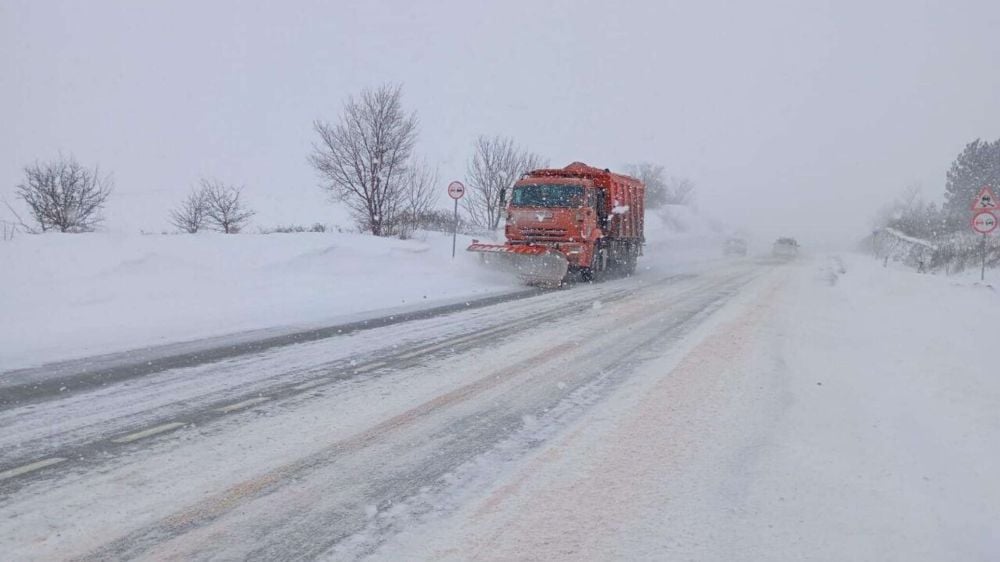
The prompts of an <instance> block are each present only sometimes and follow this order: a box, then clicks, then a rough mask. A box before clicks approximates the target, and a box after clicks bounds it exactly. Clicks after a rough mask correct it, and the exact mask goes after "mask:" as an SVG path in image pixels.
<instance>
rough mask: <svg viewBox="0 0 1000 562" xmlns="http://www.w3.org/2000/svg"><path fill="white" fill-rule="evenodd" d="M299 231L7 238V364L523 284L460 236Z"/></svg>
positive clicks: (1, 288)
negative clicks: (484, 263) (470, 250)
mask: <svg viewBox="0 0 1000 562" xmlns="http://www.w3.org/2000/svg"><path fill="white" fill-rule="evenodd" d="M420 237H421V238H424V240H398V239H391V238H376V237H373V236H363V235H357V234H340V233H296V234H269V235H258V234H240V235H223V234H214V233H199V234H195V235H126V234H114V233H92V234H44V235H38V236H28V235H24V236H19V237H17V238H15V239H14V240H13V241H9V242H4V243H0V263H2V264H3V268H2V269H3V275H0V311H2V315H3V321H2V322H0V372H2V371H5V370H10V369H15V368H21V367H27V366H34V365H38V364H41V363H47V362H51V361H58V360H65V359H71V358H76V357H82V356H89V355H94V354H99V353H108V352H115V351H122V350H126V349H131V348H135V347H144V346H150V345H156V344H164V343H172V342H177V341H186V340H192V339H197V338H202V337H208V336H215V335H222V334H229V333H234V332H238V331H243V330H253V329H260V328H271V327H275V326H283V325H296V324H302V323H312V322H328V321H329V322H332V321H337V320H338V319H340V318H343V317H344V316H345V315H351V314H357V313H363V312H366V311H375V310H387V309H388V310H391V309H396V308H405V307H412V306H414V305H417V306H419V305H423V304H430V303H435V302H441V301H447V300H454V299H460V298H466V297H473V296H481V295H487V294H494V293H498V292H503V291H511V290H517V289H518V288H519V287H518V286H517V284H516V282H514V281H513V280H512V279H507V278H504V277H500V276H497V275H495V274H488V273H486V272H484V271H482V270H480V268H479V267H478V264H477V263H476V261H475V259H474V256H471V255H469V254H467V253H466V252H464V251H463V250H464V248H465V246H467V245H468V243H469V239H468V238H467V237H460V239H459V241H458V255H457V257H456V259H455V260H454V261H453V260H452V259H451V237H450V236H447V235H444V234H440V233H427V234H426V235H420Z"/></svg>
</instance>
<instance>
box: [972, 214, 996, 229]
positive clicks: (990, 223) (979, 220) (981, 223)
mask: <svg viewBox="0 0 1000 562" xmlns="http://www.w3.org/2000/svg"><path fill="white" fill-rule="evenodd" d="M996 228H997V218H996V216H994V215H993V213H991V212H989V211H980V212H978V213H976V215H975V216H974V217H972V230H975V231H976V232H978V233H979V234H989V233H991V232H993V231H994V230H996Z"/></svg>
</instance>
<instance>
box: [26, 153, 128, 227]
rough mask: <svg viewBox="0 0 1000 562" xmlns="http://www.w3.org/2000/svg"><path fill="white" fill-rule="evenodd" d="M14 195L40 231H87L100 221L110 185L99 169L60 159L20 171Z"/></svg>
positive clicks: (108, 176)
mask: <svg viewBox="0 0 1000 562" xmlns="http://www.w3.org/2000/svg"><path fill="white" fill-rule="evenodd" d="M24 175H25V179H24V182H22V183H20V184H18V186H17V191H16V192H17V196H18V198H20V199H21V200H22V201H24V202H25V204H27V205H28V209H29V211H30V212H31V216H32V218H33V219H34V220H35V222H37V223H38V226H39V228H40V229H41V230H42V232H45V231H48V230H58V231H60V232H88V231H91V230H94V229H95V228H96V227H97V226H98V225H100V223H101V222H102V221H103V217H102V216H101V210H102V209H103V208H104V205H105V203H107V201H108V198H109V197H111V191H112V189H113V186H114V182H113V181H112V179H111V175H110V174H108V175H105V176H102V175H101V172H100V169H98V168H97V167H95V168H94V169H93V170H89V169H87V168H84V167H83V166H81V165H80V164H79V163H78V162H77V161H76V160H75V159H73V158H72V157H70V158H63V157H60V158H59V159H58V160H53V161H51V162H44V163H42V162H35V163H34V164H32V165H31V166H26V167H25V168H24Z"/></svg>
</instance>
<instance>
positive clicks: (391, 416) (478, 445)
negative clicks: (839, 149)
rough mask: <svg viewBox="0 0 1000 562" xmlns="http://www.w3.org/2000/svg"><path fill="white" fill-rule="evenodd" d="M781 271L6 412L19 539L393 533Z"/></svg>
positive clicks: (454, 326) (425, 327) (36, 548)
mask: <svg viewBox="0 0 1000 562" xmlns="http://www.w3.org/2000/svg"><path fill="white" fill-rule="evenodd" d="M768 269H769V268H768V267H767V266H761V265H758V264H754V263H749V262H747V263H744V264H740V265H737V266H726V267H722V268H719V269H716V270H712V271H709V272H706V273H702V274H699V275H692V274H689V275H673V276H664V277H659V278H656V277H652V276H651V277H650V278H642V277H639V278H634V279H622V280H615V281H610V282H607V283H604V284H600V285H592V286H577V287H574V288H572V289H569V290H564V291H558V292H550V293H546V294H543V295H539V296H535V297H530V298H522V299H519V300H515V301H512V302H507V303H504V304H500V305H494V306H490V307H483V308H478V309H475V310H469V311H463V312H457V313H451V314H442V315H439V316H435V317H432V318H425V319H419V320H413V321H409V322H403V323H398V324H393V325H390V326H384V327H378V328H374V329H369V330H361V331H356V332H353V333H350V334H347V335H342V336H337V337H329V338H325V339H319V340H316V341H310V342H306V343H301V344H295V345H287V346H281V347H276V348H267V349H263V350H262V351H254V350H250V352H249V353H244V354H241V355H237V356H234V357H227V358H223V359H221V360H214V361H209V362H207V363H203V364H195V365H191V366H184V367H179V368H174V369H168V370H165V371H162V372H154V373H148V374H144V375H143V376H135V377H129V378H124V379H123V380H120V381H111V382H107V383H106V384H102V385H100V386H95V385H93V384H89V385H87V384H83V385H78V386H79V388H77V389H76V390H75V391H69V390H67V389H66V388H65V387H63V388H64V390H65V391H64V392H63V393H56V394H48V393H39V395H38V396H34V397H32V399H31V400H27V401H26V402H21V401H19V402H20V403H18V404H11V405H7V406H5V407H4V409H2V410H0V425H2V426H3V427H5V429H6V430H5V431H4V432H3V433H2V435H0V463H2V464H0V466H2V467H3V469H4V470H3V471H0V492H2V493H3V494H4V499H3V500H2V503H0V512H2V514H3V515H4V517H3V521H4V523H3V527H4V531H5V532H4V533H3V534H2V537H0V540H2V541H3V542H4V544H3V545H2V546H3V550H5V551H7V552H15V553H17V556H18V558H39V559H41V558H51V557H53V556H54V557H72V556H79V555H85V557H91V558H93V559H103V558H107V557H114V558H118V557H134V556H139V555H148V556H151V557H154V558H159V557H161V556H166V555H171V556H176V557H179V558H192V557H193V558H198V557H202V556H203V557H207V558H211V557H213V556H223V557H227V558H228V557H241V556H251V557H256V558H259V559H275V558H282V557H286V556H289V555H291V553H293V552H294V553H295V554H296V556H299V555H304V556H320V555H323V554H324V553H329V552H336V549H337V548H346V547H347V545H348V544H354V546H352V547H351V548H354V549H356V550H352V554H351V556H352V557H353V556H354V555H355V554H359V553H363V552H366V551H367V550H368V549H371V548H373V547H374V546H376V545H377V544H379V543H380V542H381V541H382V540H383V539H384V538H385V537H387V536H390V535H391V534H392V533H393V532H394V530H393V529H392V528H385V529H375V532H374V534H373V535H372V536H371V537H368V536H367V533H370V532H371V531H372V529H370V527H371V525H372V523H373V522H375V521H379V520H380V519H379V518H377V517H374V515H375V514H377V513H382V512H383V511H385V510H387V509H390V510H391V506H393V505H396V504H400V503H402V502H404V500H407V499H412V498H414V497H417V496H419V495H420V494H429V493H433V491H434V490H437V489H440V488H442V487H445V486H446V485H447V479H448V477H449V475H450V474H452V473H453V472H454V471H455V470H457V469H459V468H460V467H462V466H464V465H466V464H468V463H470V462H475V461H476V459H477V458H480V457H482V456H483V455H485V454H488V453H489V452H490V451H493V450H494V449H496V447H498V446H499V445H500V444H502V443H504V442H506V441H509V440H510V439H511V438H513V437H514V436H517V435H519V434H520V433H523V432H525V431H529V430H535V429H537V428H538V427H550V428H551V429H553V430H554V428H556V427H558V426H559V425H561V424H564V423H568V421H569V420H570V419H571V418H572V417H573V416H574V415H576V414H575V413H574V412H579V411H582V410H583V409H585V408H581V406H586V405H588V404H591V403H594V402H596V401H599V399H600V398H601V397H602V396H603V395H604V394H606V393H608V392H610V391H611V390H612V389H613V388H615V387H616V386H617V385H618V384H620V382H621V381H623V380H626V379H627V376H628V374H629V373H630V372H631V371H632V369H633V368H634V366H635V365H636V364H638V363H641V362H642V361H643V360H644V357H647V356H655V355H657V354H660V353H662V350H663V349H664V347H665V346H669V345H671V342H672V341H674V340H675V339H677V338H681V337H683V336H684V335H685V334H687V333H688V332H689V331H690V330H692V329H693V328H694V327H695V326H697V325H698V324H699V323H700V322H701V320H703V319H705V318H707V317H708V316H709V315H711V313H712V312H714V311H715V310H716V309H717V308H719V307H720V306H722V305H723V304H725V303H726V302H727V301H728V300H729V299H730V298H732V296H733V295H735V294H737V293H738V292H739V291H740V289H741V288H742V287H743V286H744V285H745V284H746V283H748V282H750V281H751V280H752V279H755V278H756V277H758V276H759V275H760V274H761V273H762V272H765V271H767V270H768ZM81 376H82V375H81ZM60 380H63V381H64V382H66V381H68V382H66V384H67V385H70V386H72V385H73V383H74V380H73V379H72V378H69V379H60ZM549 418H552V419H551V420H550V419H549ZM312 500H318V501H312ZM98 514H99V515H98ZM95 515H98V516H95ZM362 536H364V537H366V538H365V539H364V540H360V539H359V538H358V537H362ZM305 537H308V539H305V540H304V538H305ZM351 537H354V538H353V541H354V542H351V541H345V539H348V538H351ZM359 541H360V542H359ZM355 543H358V544H355ZM361 543H363V544H361ZM359 545H360V546H359ZM331 549H333V550H331Z"/></svg>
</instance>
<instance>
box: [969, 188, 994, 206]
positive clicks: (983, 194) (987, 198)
mask: <svg viewBox="0 0 1000 562" xmlns="http://www.w3.org/2000/svg"><path fill="white" fill-rule="evenodd" d="M997 207H998V201H997V196H996V195H993V192H992V191H990V188H989V187H983V188H982V189H980V190H979V195H976V199H975V200H974V201H973V202H972V210H973V211H990V210H993V209H996V208H997Z"/></svg>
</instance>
